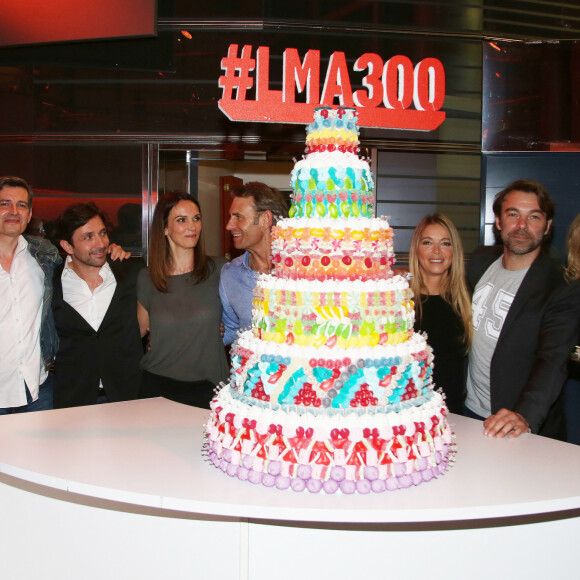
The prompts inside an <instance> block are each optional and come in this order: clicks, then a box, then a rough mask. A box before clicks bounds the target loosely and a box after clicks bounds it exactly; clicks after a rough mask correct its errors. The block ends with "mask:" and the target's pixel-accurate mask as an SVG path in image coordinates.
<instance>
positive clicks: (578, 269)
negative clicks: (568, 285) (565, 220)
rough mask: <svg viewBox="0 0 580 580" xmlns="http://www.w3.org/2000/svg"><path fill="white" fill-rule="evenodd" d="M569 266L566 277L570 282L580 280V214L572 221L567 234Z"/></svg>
mask: <svg viewBox="0 0 580 580" xmlns="http://www.w3.org/2000/svg"><path fill="white" fill-rule="evenodd" d="M566 246H568V266H567V267H566V271H565V273H564V276H565V277H566V280H568V282H571V281H572V280H578V279H580V213H579V214H577V215H576V217H575V218H574V219H573V220H572V223H571V224H570V227H569V228H568V233H567V234H566Z"/></svg>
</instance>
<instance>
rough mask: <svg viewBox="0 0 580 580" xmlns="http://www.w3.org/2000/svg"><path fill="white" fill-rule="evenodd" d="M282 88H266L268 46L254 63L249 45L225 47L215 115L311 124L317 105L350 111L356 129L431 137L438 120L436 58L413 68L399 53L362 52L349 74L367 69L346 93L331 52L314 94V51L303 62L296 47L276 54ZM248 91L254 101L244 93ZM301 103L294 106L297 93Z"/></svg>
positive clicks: (440, 82)
mask: <svg viewBox="0 0 580 580" xmlns="http://www.w3.org/2000/svg"><path fill="white" fill-rule="evenodd" d="M283 66H284V71H283V79H282V90H281V91H275V90H271V89H270V88H269V82H270V48H269V47H267V46H260V47H258V49H257V51H256V56H255V58H254V57H253V56H252V46H251V45H249V44H246V45H244V46H243V48H242V49H241V51H240V50H239V46H238V45H237V44H230V46H229V49H228V55H227V57H224V58H222V62H221V68H222V69H223V71H224V74H223V75H222V76H220V78H219V86H220V87H221V88H222V89H223V92H222V98H221V99H220V100H219V107H220V109H221V110H222V111H223V112H224V113H225V114H226V115H227V116H228V117H229V118H230V119H231V120H232V121H259V122H267V123H302V124H306V123H310V122H311V121H312V111H313V109H314V107H317V106H321V105H322V106H333V105H334V104H335V103H334V101H335V99H338V102H339V104H340V105H341V106H343V107H357V109H358V124H359V126H361V127H379V128H388V129H411V130H418V131H433V130H434V129H436V128H437V127H439V125H441V123H443V121H444V120H445V112H444V111H441V107H442V106H443V101H444V100H445V70H444V68H443V65H442V64H441V62H440V61H439V60H437V59H436V58H425V59H424V60H422V61H421V62H419V63H417V64H416V65H415V66H413V63H412V62H411V60H410V59H409V58H408V57H406V56H403V55H397V56H393V57H392V58H390V59H389V60H388V61H387V62H386V63H383V59H382V58H381V57H380V56H379V55H378V54H374V53H370V52H368V53H365V54H363V55H362V56H360V57H359V58H358V59H357V60H356V62H355V63H354V66H353V70H354V71H359V72H360V71H366V75H365V76H364V77H363V80H362V86H363V88H361V89H358V90H355V91H353V90H352V86H351V82H350V76H349V69H348V66H347V63H346V57H345V54H344V52H334V53H333V54H332V56H331V57H330V60H329V62H328V68H327V70H326V78H325V80H324V84H323V86H322V91H321V90H320V84H321V83H320V51H318V50H309V51H308V52H307V53H306V56H305V57H304V59H303V60H301V59H300V56H299V54H298V51H297V50H296V49H295V48H287V49H286V50H285V51H284V56H283ZM254 87H255V93H254V94H255V98H254V99H248V98H247V93H248V91H249V90H251V89H254ZM297 93H298V94H302V93H305V100H306V102H301V103H297V102H296V94H297Z"/></svg>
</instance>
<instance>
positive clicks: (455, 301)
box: [409, 213, 473, 351]
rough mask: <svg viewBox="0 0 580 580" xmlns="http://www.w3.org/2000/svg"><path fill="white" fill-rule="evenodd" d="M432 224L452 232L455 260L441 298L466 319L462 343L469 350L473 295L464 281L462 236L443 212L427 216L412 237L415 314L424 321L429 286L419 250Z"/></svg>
mask: <svg viewBox="0 0 580 580" xmlns="http://www.w3.org/2000/svg"><path fill="white" fill-rule="evenodd" d="M431 225H439V226H441V227H443V228H444V229H445V230H447V232H448V233H449V239H450V240H451V246H452V248H453V260H452V261H451V266H450V267H449V272H448V275H447V276H446V277H445V279H444V280H443V285H442V287H441V298H443V300H445V301H446V302H447V303H449V304H450V305H451V307H452V308H453V310H454V312H455V313H456V314H457V316H458V317H459V318H460V319H461V320H462V322H463V328H464V332H463V344H464V345H465V349H466V351H467V350H469V348H470V346H471V341H472V339H473V323H472V320H471V298H470V296H469V291H468V290H467V284H466V282H465V264H464V261H463V244H462V243H461V238H460V237H459V232H458V231H457V228H456V227H455V224H454V223H453V222H452V221H451V220H450V219H449V218H448V217H447V216H446V215H443V214H440V213H434V214H432V215H427V216H425V217H424V218H423V219H422V220H421V221H420V222H419V224H418V225H417V227H416V228H415V231H414V232H413V238H412V239H411V249H410V251H409V270H410V272H411V274H412V275H413V277H412V278H411V283H410V286H411V290H413V293H414V294H415V314H416V316H417V320H421V315H422V301H421V294H424V293H426V291H427V287H426V286H425V282H424V280H423V274H422V272H421V268H420V267H419V257H418V250H419V244H420V243H421V239H422V238H423V233H424V231H425V228H426V227H427V226H431Z"/></svg>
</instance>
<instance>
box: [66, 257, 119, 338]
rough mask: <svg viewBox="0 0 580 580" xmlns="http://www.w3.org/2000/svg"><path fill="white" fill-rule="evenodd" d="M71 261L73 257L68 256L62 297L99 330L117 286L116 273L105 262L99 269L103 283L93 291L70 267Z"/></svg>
mask: <svg viewBox="0 0 580 580" xmlns="http://www.w3.org/2000/svg"><path fill="white" fill-rule="evenodd" d="M71 261H72V258H71V257H70V256H68V258H67V259H66V264H65V267H64V268H63V270H62V277H61V280H62V297H63V298H64V301H65V302H67V303H68V304H70V305H71V306H72V307H73V308H74V309H75V310H76V311H77V312H78V313H79V314H80V315H81V316H82V317H83V318H84V319H85V320H86V321H87V322H88V323H89V324H90V325H91V326H92V327H93V329H94V330H99V327H100V326H101V322H103V318H105V314H106V313H107V310H108V309H109V305H110V304H111V299H112V298H113V294H114V293H115V288H116V287H117V280H115V275H114V274H113V272H112V270H111V268H110V266H109V264H107V263H106V262H105V265H104V266H103V267H102V268H101V269H100V270H99V276H100V277H101V278H102V279H103V283H102V284H100V285H99V286H97V287H96V288H95V290H94V291H93V292H91V289H90V288H89V285H88V284H87V283H86V282H85V281H84V280H83V279H82V278H81V277H80V276H79V275H78V274H77V273H76V272H75V271H74V270H73V269H72V268H71V267H70V263H71Z"/></svg>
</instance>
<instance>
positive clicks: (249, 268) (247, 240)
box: [219, 181, 288, 344]
mask: <svg viewBox="0 0 580 580" xmlns="http://www.w3.org/2000/svg"><path fill="white" fill-rule="evenodd" d="M232 198H233V199H232V205H231V206H230V220H229V222H228V223H227V225H226V229H227V230H229V231H230V232H231V233H232V236H233V242H234V246H235V247H236V248H237V249H239V250H246V251H245V253H244V254H242V255H241V256H239V257H238V258H236V259H235V260H233V261H232V262H230V263H229V264H226V265H225V266H224V267H223V268H222V271H221V277H220V286H219V292H220V298H221V301H222V306H223V314H222V322H223V323H224V339H223V340H224V344H231V343H232V342H233V341H234V340H236V338H237V336H238V331H239V330H246V329H248V328H250V327H251V326H252V300H253V296H254V288H255V286H256V278H257V274H269V273H270V270H271V269H272V263H271V259H270V248H271V235H270V232H271V229H272V226H273V225H275V224H276V222H277V221H278V219H280V218H282V217H287V216H288V204H287V203H286V200H285V199H284V196H283V195H282V194H281V193H280V192H279V191H277V190H275V189H272V188H271V187H268V186H267V185H266V184H265V183H261V182H259V181H254V182H250V183H246V184H245V185H244V186H242V187H240V188H238V189H235V190H234V191H233V192H232Z"/></svg>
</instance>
